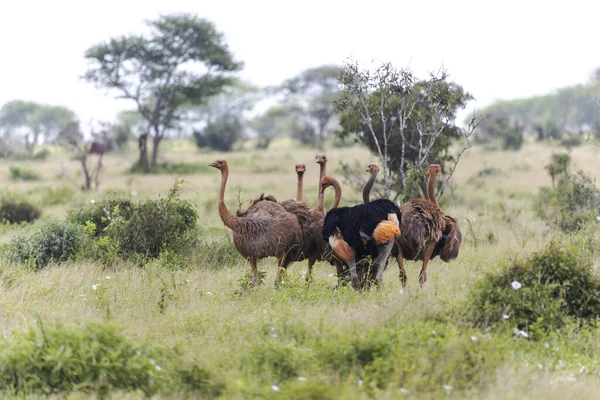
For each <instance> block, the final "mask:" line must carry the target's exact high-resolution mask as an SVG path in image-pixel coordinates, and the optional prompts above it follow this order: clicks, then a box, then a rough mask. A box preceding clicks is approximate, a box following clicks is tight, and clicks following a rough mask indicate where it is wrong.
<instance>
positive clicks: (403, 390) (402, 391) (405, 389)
mask: <svg viewBox="0 0 600 400" xmlns="http://www.w3.org/2000/svg"><path fill="white" fill-rule="evenodd" d="M400 393H404V394H408V393H409V391H408V389H407V388H400Z"/></svg>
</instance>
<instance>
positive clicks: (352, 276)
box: [348, 260, 360, 290]
mask: <svg viewBox="0 0 600 400" xmlns="http://www.w3.org/2000/svg"><path fill="white" fill-rule="evenodd" d="M348 269H349V270H350V280H351V281H352V287H353V288H354V290H359V289H360V279H358V273H357V272H356V260H352V261H348Z"/></svg>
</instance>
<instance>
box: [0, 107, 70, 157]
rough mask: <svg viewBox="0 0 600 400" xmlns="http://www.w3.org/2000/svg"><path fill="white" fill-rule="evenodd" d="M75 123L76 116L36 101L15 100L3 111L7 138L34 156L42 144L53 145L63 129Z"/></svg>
mask: <svg viewBox="0 0 600 400" xmlns="http://www.w3.org/2000/svg"><path fill="white" fill-rule="evenodd" d="M75 119H76V116H75V113H74V112H73V111H71V110H70V109H68V108H66V107H63V106H55V105H47V104H39V103H35V102H32V101H24V100H14V101H10V102H8V103H6V104H4V105H3V106H2V108H0V129H2V131H3V134H4V136H5V137H8V138H10V139H17V140H18V141H20V142H21V143H22V144H23V146H24V148H25V150H26V151H27V153H30V154H31V153H32V152H33V150H34V148H35V146H36V145H37V144H40V142H43V143H50V142H53V141H54V140H55V139H56V137H57V136H58V134H59V132H60V131H61V129H63V128H64V127H65V126H67V125H68V124H69V123H71V122H73V121H74V120H75Z"/></svg>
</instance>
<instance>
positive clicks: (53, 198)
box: [41, 186, 74, 206]
mask: <svg viewBox="0 0 600 400" xmlns="http://www.w3.org/2000/svg"><path fill="white" fill-rule="evenodd" d="M73 193H74V190H73V189H72V188H71V187H69V186H59V187H56V188H53V187H46V188H44V189H43V190H42V192H41V197H42V204H44V205H46V206H55V205H57V204H65V203H68V202H69V201H70V200H71V198H72V197H73Z"/></svg>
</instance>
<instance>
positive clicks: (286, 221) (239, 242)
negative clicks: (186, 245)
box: [209, 160, 302, 287]
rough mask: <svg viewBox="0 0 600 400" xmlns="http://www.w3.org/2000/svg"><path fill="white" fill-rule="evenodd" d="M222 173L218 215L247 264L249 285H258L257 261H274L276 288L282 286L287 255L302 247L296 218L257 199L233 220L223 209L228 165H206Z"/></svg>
mask: <svg viewBox="0 0 600 400" xmlns="http://www.w3.org/2000/svg"><path fill="white" fill-rule="evenodd" d="M209 165H210V166H211V167H214V168H217V169H219V170H220V171H221V188H220V191H219V203H218V209H219V215H220V216H221V220H222V221H223V224H225V226H226V227H228V228H229V229H231V231H232V233H233V245H234V246H235V248H236V249H237V251H238V252H239V253H240V254H241V255H242V256H243V257H244V258H246V259H247V260H248V261H249V262H250V268H251V271H252V285H253V286H254V287H257V286H258V285H259V284H260V279H259V276H258V269H257V267H256V263H257V262H258V260H259V259H262V258H266V257H276V258H277V263H278V269H277V277H276V278H275V286H276V287H277V286H278V285H279V283H280V282H281V274H282V271H283V270H284V269H286V268H287V266H288V265H289V263H290V260H289V258H288V254H289V252H290V250H294V249H296V248H299V247H301V246H302V227H301V226H300V223H299V222H298V218H297V217H296V216H295V215H293V214H291V213H289V212H288V211H286V210H285V208H284V207H283V206H282V205H281V204H278V203H277V202H276V201H273V200H274V198H273V197H272V196H260V199H255V200H253V202H252V203H251V205H250V207H249V208H248V210H246V211H245V212H243V213H241V216H240V215H238V216H234V215H233V214H231V212H230V211H229V210H228V209H227V206H226V205H225V186H226V185H227V178H228V176H229V167H228V165H227V161H225V160H216V161H215V162H213V163H210V164H209Z"/></svg>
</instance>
